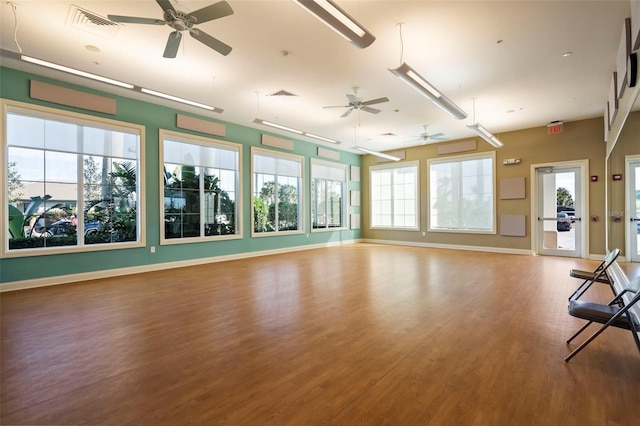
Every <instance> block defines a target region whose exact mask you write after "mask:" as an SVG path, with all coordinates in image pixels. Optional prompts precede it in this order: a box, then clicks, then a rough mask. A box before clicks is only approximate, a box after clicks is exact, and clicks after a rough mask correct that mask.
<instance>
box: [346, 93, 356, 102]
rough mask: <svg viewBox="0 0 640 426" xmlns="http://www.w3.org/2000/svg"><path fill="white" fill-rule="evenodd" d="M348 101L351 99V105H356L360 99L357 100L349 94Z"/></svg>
mask: <svg viewBox="0 0 640 426" xmlns="http://www.w3.org/2000/svg"><path fill="white" fill-rule="evenodd" d="M347 99H349V103H350V104H355V103H357V102H358V98H356V96H355V95H352V94H348V95H347Z"/></svg>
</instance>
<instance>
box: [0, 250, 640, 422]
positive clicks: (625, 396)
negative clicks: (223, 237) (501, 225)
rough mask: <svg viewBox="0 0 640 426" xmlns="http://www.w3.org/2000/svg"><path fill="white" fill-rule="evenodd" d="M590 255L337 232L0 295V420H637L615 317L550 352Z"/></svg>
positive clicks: (638, 271)
mask: <svg viewBox="0 0 640 426" xmlns="http://www.w3.org/2000/svg"><path fill="white" fill-rule="evenodd" d="M597 263H598V262H593V261H585V260H580V259H566V258H556V257H542V256H521V255H505V254H492V253H475V252H465V251H450V250H439V249H427V248H415V247H400V246H384V245H374V244H353V245H346V246H342V247H334V248H327V249H317V250H309V251H302V252H295V253H290V254H283V255H276V256H266V257H260V258H253V259H248V260H239V261H231V262H225V263H215V264H210V265H204V266H197V267H190V268H184V269H175V270H170V271H158V272H152V273H145V274H140V275H132V276H127V277H124V278H123V277H117V278H107V279H102V280H95V281H91V282H86V283H79V284H68V285H61V286H55V287H48V288H40V289H33V290H25V291H17V292H10V293H3V294H1V295H0V308H1V320H2V322H1V335H2V340H1V343H2V360H1V371H0V373H1V376H0V379H1V395H0V396H1V398H0V404H1V405H0V409H1V418H0V420H1V423H2V424H3V425H9V424H56V425H61V424H65V425H67V424H105V425H127V424H135V425H181V424H218V423H222V424H231V425H288V424H293V425H318V424H322V425H353V424H363V425H366V424H389V425H418V424H424V425H427V424H429V425H526V424H540V425H556V424H562V425H567V426H570V425H580V426H583V425H635V424H640V423H639V422H640V354H639V353H638V351H637V349H636V347H635V344H634V341H633V338H632V336H631V334H630V333H629V332H628V331H627V330H620V329H612V330H610V331H606V332H605V333H603V334H602V335H601V336H600V337H599V338H598V339H596V340H595V341H594V342H593V343H592V344H591V345H589V346H588V347H587V348H586V349H585V350H584V351H583V352H581V353H580V354H578V355H577V356H576V357H575V358H574V359H573V360H572V361H571V362H570V363H568V364H567V363H565V362H564V360H563V358H564V356H565V355H567V354H568V353H569V352H570V347H569V346H568V345H567V344H566V343H565V340H566V338H568V337H569V336H570V335H571V334H572V333H573V332H574V331H575V330H577V329H578V328H579V327H580V326H581V325H582V321H580V320H578V319H576V318H572V317H570V316H569V315H568V314H567V297H568V295H569V294H570V293H571V292H572V291H573V290H575V288H576V287H577V285H578V284H579V282H578V281H577V280H575V279H573V278H570V277H569V275H568V271H569V269H570V268H574V267H579V268H581V269H593V268H594V267H595V266H596V265H597ZM623 269H625V270H626V271H627V273H628V274H629V276H630V277H634V276H637V275H640V265H635V266H634V265H623ZM588 295H589V297H590V298H592V299H594V300H600V301H606V300H608V299H609V298H610V293H609V290H608V288H606V287H605V286H600V287H598V288H595V289H594V291H593V292H591V290H590V293H588ZM585 337H586V336H585ZM580 341H581V340H580V339H578V341H577V342H576V345H577V344H578V343H579V342H580ZM572 346H575V345H572Z"/></svg>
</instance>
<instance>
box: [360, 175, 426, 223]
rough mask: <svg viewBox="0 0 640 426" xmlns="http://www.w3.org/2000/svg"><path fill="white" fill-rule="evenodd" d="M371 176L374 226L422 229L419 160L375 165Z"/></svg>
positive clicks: (372, 219) (372, 220) (372, 221)
mask: <svg viewBox="0 0 640 426" xmlns="http://www.w3.org/2000/svg"><path fill="white" fill-rule="evenodd" d="M370 178H371V227H372V228H389V229H406V230H418V229H419V220H418V218H419V216H418V205H419V201H418V163H417V162H410V163H402V164H397V165H384V166H374V167H371V169H370Z"/></svg>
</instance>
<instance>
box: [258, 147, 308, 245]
mask: <svg viewBox="0 0 640 426" xmlns="http://www.w3.org/2000/svg"><path fill="white" fill-rule="evenodd" d="M256 154H257V155H263V156H268V157H273V158H276V159H278V158H282V159H286V160H291V161H296V162H299V163H300V167H301V169H300V173H301V175H300V178H299V179H300V199H299V200H298V229H295V230H286V231H279V230H278V231H272V232H255V226H254V206H253V197H254V194H255V192H256V188H255V184H256V179H255V171H254V169H255V167H254V156H255V155H256ZM304 165H305V158H304V157H303V156H302V155H296V154H290V153H286V152H280V151H274V150H271V149H263V148H259V147H255V146H253V147H251V197H250V200H251V219H250V223H251V237H277V236H284V235H297V234H304V233H305V232H306V231H305V223H306V220H305V208H304V203H305V195H304V193H305V187H306V185H305V178H304V177H305V170H304Z"/></svg>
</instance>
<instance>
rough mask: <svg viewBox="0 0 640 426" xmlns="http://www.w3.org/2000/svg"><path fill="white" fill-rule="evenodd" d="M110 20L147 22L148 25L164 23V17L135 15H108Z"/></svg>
mask: <svg viewBox="0 0 640 426" xmlns="http://www.w3.org/2000/svg"><path fill="white" fill-rule="evenodd" d="M107 18H109V20H110V21H113V22H120V23H123V24H147V25H164V24H165V22H164V20H162V19H153V18H138V17H135V16H122V15H107Z"/></svg>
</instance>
